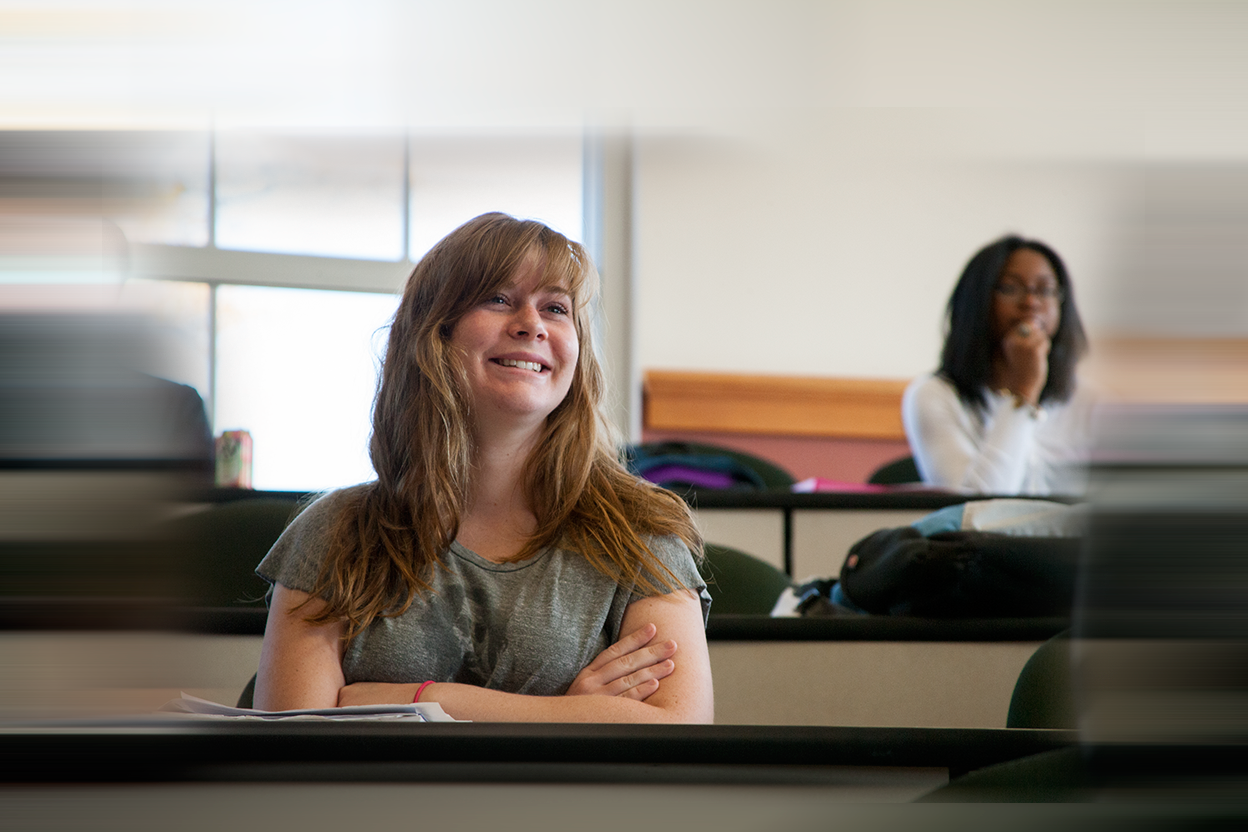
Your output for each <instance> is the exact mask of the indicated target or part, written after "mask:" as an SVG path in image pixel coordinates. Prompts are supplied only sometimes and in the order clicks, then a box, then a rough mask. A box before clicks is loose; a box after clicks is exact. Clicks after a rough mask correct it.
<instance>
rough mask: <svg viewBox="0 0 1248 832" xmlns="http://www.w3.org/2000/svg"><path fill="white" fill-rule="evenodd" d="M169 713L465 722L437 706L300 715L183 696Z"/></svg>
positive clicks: (166, 706) (353, 707) (358, 707)
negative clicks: (231, 705)
mask: <svg viewBox="0 0 1248 832" xmlns="http://www.w3.org/2000/svg"><path fill="white" fill-rule="evenodd" d="M160 710H161V711H163V712H166V713H175V714H192V715H195V716H209V717H231V718H234V719H261V720H265V721H272V720H278V719H332V720H335V721H343V720H378V719H387V720H389V719H400V720H404V721H413V720H414V721H416V722H461V721H462V720H457V719H452V718H451V717H450V716H448V715H447V713H446V711H444V710H442V706H441V705H439V704H438V703H437V702H423V703H412V704H410V705H351V706H349V707H346V708H309V709H307V710H300V711H257V710H254V709H252V708H231V707H230V706H229V705H219V704H217V703H216V702H209V701H208V700H207V699H200V698H199V697H198V696H191V695H190V694H189V693H183V694H182V698H181V699H171V700H170V701H168V702H166V703H165V704H164V705H162V706H161V708H160Z"/></svg>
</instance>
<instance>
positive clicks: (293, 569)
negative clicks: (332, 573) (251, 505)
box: [256, 492, 343, 592]
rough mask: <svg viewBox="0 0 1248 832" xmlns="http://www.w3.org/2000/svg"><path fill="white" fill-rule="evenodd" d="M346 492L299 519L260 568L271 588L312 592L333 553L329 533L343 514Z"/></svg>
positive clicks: (331, 496) (315, 505) (314, 505)
mask: <svg viewBox="0 0 1248 832" xmlns="http://www.w3.org/2000/svg"><path fill="white" fill-rule="evenodd" d="M342 504H343V492H334V493H332V494H328V495H326V496H324V497H321V498H320V499H318V500H317V501H316V502H314V503H312V504H311V505H310V506H308V507H307V508H306V509H304V510H303V512H301V513H300V514H299V516H298V517H296V518H295V519H294V520H293V521H292V522H291V524H290V525H289V526H287V527H286V531H284V532H282V536H281V537H279V538H278V539H277V542H276V543H274V544H273V548H272V549H270V550H269V553H268V554H267V555H265V556H264V559H263V560H261V561H260V565H259V566H257V567H256V574H257V575H259V576H260V577H261V578H264V579H265V580H266V581H268V582H269V583H270V584H273V583H280V584H281V585H282V586H284V587H287V588H289V589H297V590H299V591H301V592H311V591H312V589H313V587H315V586H316V580H317V578H318V577H320V574H321V564H322V563H324V562H325V556H326V554H327V553H328V551H329V532H330V528H331V526H332V525H333V522H334V520H336V519H337V517H338V513H339V512H340V511H341V510H342Z"/></svg>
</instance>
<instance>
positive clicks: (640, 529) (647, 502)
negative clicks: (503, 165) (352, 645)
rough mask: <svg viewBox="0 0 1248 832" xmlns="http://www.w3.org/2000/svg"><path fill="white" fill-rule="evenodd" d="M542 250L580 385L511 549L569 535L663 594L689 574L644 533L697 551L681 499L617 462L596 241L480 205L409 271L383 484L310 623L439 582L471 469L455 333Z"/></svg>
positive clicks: (361, 614) (360, 497)
mask: <svg viewBox="0 0 1248 832" xmlns="http://www.w3.org/2000/svg"><path fill="white" fill-rule="evenodd" d="M530 255H536V256H537V258H538V259H539V262H541V263H543V264H544V271H543V277H542V281H541V282H542V286H543V287H547V286H557V287H559V288H560V289H562V290H564V291H566V292H568V294H569V295H570V296H571V297H572V302H573V306H574V311H573V319H574V321H575V325H576V330H577V334H578V336H579V340H580V353H579V355H578V357H577V364H576V371H575V373H574V375H573V379H572V384H571V388H570V389H569V391H568V394H567V396H566V397H565V398H564V400H563V401H562V402H561V403H560V404H559V405H558V406H557V407H556V408H555V409H554V411H552V412H551V414H550V415H549V416H548V417H547V419H546V424H545V427H544V429H543V432H542V435H541V437H540V438H539V439H538V441H537V443H536V445H535V447H534V449H533V451H532V452H531V453H530V455H529V459H528V462H527V465H526V467H525V470H526V471H527V472H528V474H527V478H526V482H525V483H524V487H525V488H526V493H527V494H528V496H529V503H530V505H531V506H532V507H533V511H534V512H535V514H536V515H537V529H536V531H535V532H534V534H533V536H532V537H531V538H530V539H529V541H528V543H527V545H526V546H525V547H524V548H523V550H521V551H520V552H519V553H518V554H517V555H516V558H515V559H516V560H523V559H525V558H527V557H530V556H532V555H534V554H536V553H537V552H538V551H540V550H541V549H543V548H544V547H546V546H551V545H555V544H558V545H561V546H563V547H565V548H567V549H569V550H571V551H574V552H578V553H580V554H581V555H583V556H584V557H585V558H586V559H587V560H588V561H589V562H590V563H591V564H592V565H593V566H594V567H595V568H596V569H598V570H599V571H600V572H602V573H603V574H605V575H607V576H609V577H610V578H611V579H613V580H615V581H617V582H619V583H620V585H622V586H631V585H636V586H638V587H639V588H640V589H641V590H642V591H644V592H647V593H658V592H663V591H672V590H673V589H676V588H678V587H679V586H680V581H679V580H677V579H676V577H675V576H674V575H673V574H672V573H671V571H670V570H668V569H667V568H666V567H665V566H664V565H663V563H662V562H661V561H660V560H659V559H658V558H657V557H655V555H654V553H653V552H652V551H651V550H650V548H649V546H648V545H647V544H646V538H647V537H648V536H659V535H676V536H678V537H680V538H681V539H682V540H683V541H684V542H685V544H686V545H688V546H689V548H690V549H691V550H692V551H693V552H694V555H695V557H700V556H701V549H702V539H701V535H700V534H699V533H698V531H697V528H696V526H695V525H694V522H693V518H692V516H691V514H690V512H689V509H688V507H687V506H686V505H685V504H684V502H683V501H681V500H680V499H679V498H678V497H676V496H675V495H674V494H672V493H671V492H670V491H666V490H663V489H660V488H658V487H656V486H654V485H652V484H651V483H648V482H646V481H644V480H640V479H638V478H637V477H635V476H633V475H632V474H630V473H628V472H627V471H626V470H625V469H624V467H623V466H622V465H621V463H620V459H619V454H618V451H617V448H616V447H615V444H614V442H613V441H612V437H613V431H612V430H611V428H610V426H609V424H608V423H607V421H606V419H605V418H604V416H603V409H602V401H603V395H604V382H603V375H602V369H601V367H600V366H599V363H598V360H597V358H596V356H595V353H594V348H593V343H592V328H591V326H590V308H591V303H592V301H593V298H594V296H595V293H596V292H597V287H598V274H597V271H596V270H595V269H594V266H593V264H592V262H591V261H590V258H589V256H588V255H587V254H586V252H585V249H584V248H583V247H582V246H581V245H580V244H578V243H575V242H572V241H570V240H568V239H567V238H566V237H564V236H563V235H562V234H560V233H558V232H557V231H554V230H552V229H551V228H548V227H547V226H545V225H543V224H542V223H540V222H535V221H532V220H518V219H515V218H513V217H510V216H507V215H506V214H498V213H493V214H483V215H482V216H479V217H477V218H476V219H473V220H470V221H469V222H467V223H465V224H464V225H462V226H460V227H459V228H457V229H456V230H455V231H453V232H451V233H450V234H449V235H447V236H446V237H445V238H444V239H443V240H442V241H441V242H439V243H438V244H437V245H436V246H434V247H433V248H432V249H431V250H430V251H429V253H428V254H426V255H425V256H424V257H423V258H421V260H420V262H419V263H417V264H416V267H415V269H414V270H413V271H412V274H411V276H410V277H409V278H408V280H407V286H406V288H405V289H404V291H403V299H402V301H401V302H400V304H399V309H398V311H397V312H396V313H395V317H394V321H393V323H392V324H391V326H390V338H389V344H388V346H387V349H386V357H385V360H384V363H383V365H382V369H381V377H380V379H379V381H378V385H377V397H376V400H375V401H374V404H373V435H372V440H371V442H370V448H369V454H370V456H371V458H372V462H373V468H374V470H376V472H377V480H376V481H375V482H371V483H368V484H367V485H366V486H364V487H363V488H361V489H358V490H356V491H353V492H351V494H352V496H351V498H350V499H348V500H347V501H346V503H345V507H344V510H343V511H342V513H341V514H340V515H339V517H338V518H337V520H336V521H335V523H334V525H333V527H332V531H331V537H330V545H329V554H328V556H327V558H326V560H325V563H324V564H323V566H322V568H321V573H320V577H319V579H318V581H317V584H316V586H315V587H314V588H313V590H312V595H313V596H314V597H319V598H322V599H324V600H325V602H326V606H325V607H324V609H322V610H321V611H320V612H318V613H316V614H315V615H311V616H309V617H308V620H309V621H311V622H313V623H328V622H336V621H343V622H345V624H346V628H345V636H346V638H348V639H349V638H351V637H353V636H355V635H356V634H358V633H359V632H360V631H361V630H363V629H364V628H365V627H367V626H368V625H369V624H370V623H372V622H373V621H374V620H375V619H376V618H378V617H379V616H394V615H401V614H402V613H403V612H405V611H406V610H407V609H408V607H409V606H410V605H411V603H412V600H413V598H414V597H415V595H416V593H418V592H421V591H428V590H429V589H430V583H429V579H430V577H431V575H432V570H433V569H436V568H437V565H438V563H439V558H440V557H441V555H442V553H444V552H445V551H446V550H447V549H448V548H449V547H450V545H451V543H452V542H453V541H454V540H455V536H456V534H457V533H458V530H459V523H460V518H461V516H462V512H463V510H464V507H465V503H466V499H467V494H468V486H469V479H470V477H471V476H472V464H471V463H472V459H473V450H474V449H473V439H472V430H471V425H472V419H473V414H472V410H471V408H470V406H469V403H470V401H471V399H470V396H469V395H468V388H467V379H466V376H465V374H464V370H463V367H462V364H461V363H460V361H459V360H458V358H457V356H456V355H455V353H454V350H453V348H452V346H451V343H450V337H451V332H452V330H453V329H454V327H455V324H456V322H457V321H458V320H459V319H460V318H461V317H463V316H464V315H465V314H466V313H467V312H468V311H469V310H470V309H472V308H473V307H474V306H476V305H477V304H479V303H481V302H482V301H484V300H485V299H487V298H488V297H490V296H491V295H492V294H493V293H495V292H497V291H498V290H499V289H500V288H501V287H503V286H504V285H505V284H506V283H507V282H508V281H509V280H510V279H511V277H512V276H513V275H514V274H515V272H516V270H517V268H519V266H520V265H521V264H522V262H524V260H525V258H526V257H528V256H530Z"/></svg>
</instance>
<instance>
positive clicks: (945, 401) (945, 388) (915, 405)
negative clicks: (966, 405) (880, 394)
mask: <svg viewBox="0 0 1248 832" xmlns="http://www.w3.org/2000/svg"><path fill="white" fill-rule="evenodd" d="M961 401H962V400H961V399H960V398H959V397H958V389H957V388H956V387H954V386H953V382H952V381H950V380H949V379H947V378H945V377H944V376H942V375H941V374H940V373H925V374H923V375H921V376H919V377H918V378H916V379H914V380H913V381H911V382H910V383H909V384H908V385H906V390H905V392H904V393H903V394H902V396H901V403H902V408H903V411H915V410H922V409H925V408H932V407H936V406H945V407H948V406H949V405H952V404H957V405H959V406H960V405H961Z"/></svg>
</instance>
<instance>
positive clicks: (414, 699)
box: [412, 679, 433, 705]
mask: <svg viewBox="0 0 1248 832" xmlns="http://www.w3.org/2000/svg"><path fill="white" fill-rule="evenodd" d="M432 684H433V680H432V679H430V680H429V681H428V682H421V683H420V687H418V688H416V695H415V696H413V697H412V704H413V705H415V704H416V703H417V702H419V701H420V695H421V694H422V693H424V692H425V688H427V687H429V686H430V685H432Z"/></svg>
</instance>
